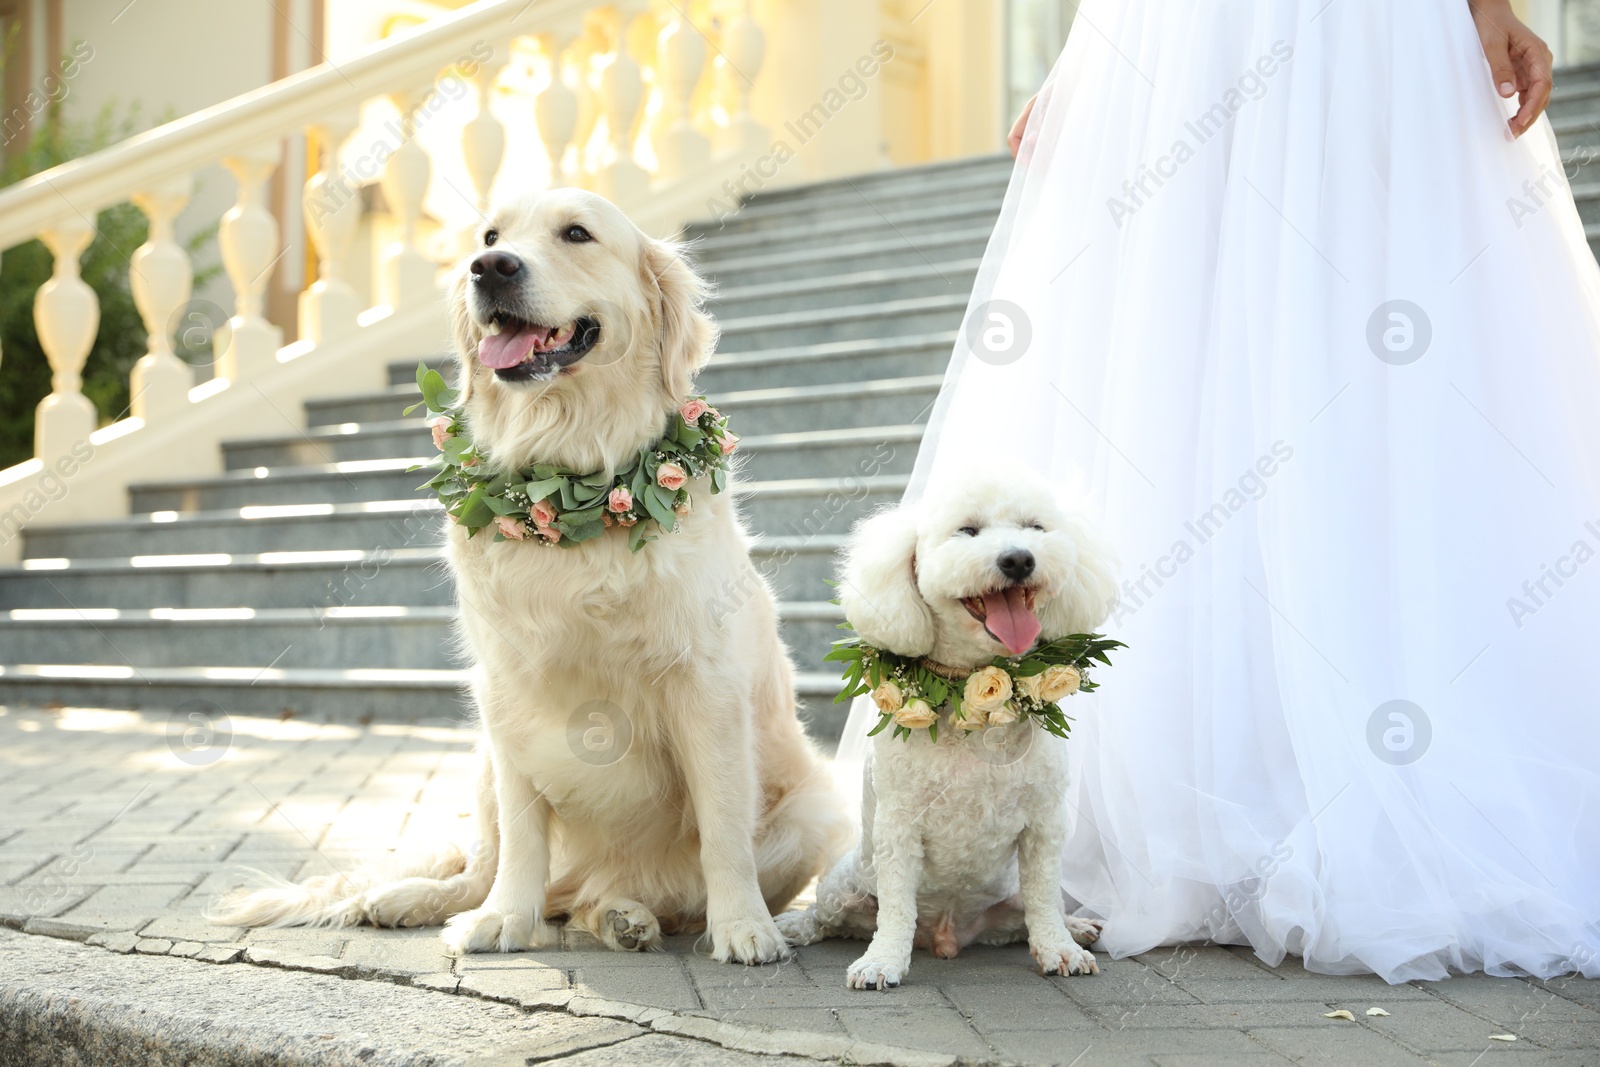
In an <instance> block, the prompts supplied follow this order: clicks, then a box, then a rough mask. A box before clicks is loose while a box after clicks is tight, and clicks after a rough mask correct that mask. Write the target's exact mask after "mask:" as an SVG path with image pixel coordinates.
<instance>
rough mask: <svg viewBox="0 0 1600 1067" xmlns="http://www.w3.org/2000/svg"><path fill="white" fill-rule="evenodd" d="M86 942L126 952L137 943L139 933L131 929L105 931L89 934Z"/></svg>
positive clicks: (132, 948) (114, 950) (130, 950)
mask: <svg viewBox="0 0 1600 1067" xmlns="http://www.w3.org/2000/svg"><path fill="white" fill-rule="evenodd" d="M88 943H89V944H91V945H99V946H100V947H101V948H107V949H110V950H111V951H112V952H121V953H128V952H132V951H133V950H134V947H135V946H137V945H138V944H139V935H138V934H136V933H134V932H132V931H131V930H119V931H107V932H102V933H98V934H93V935H91V936H90V937H89V941H88Z"/></svg>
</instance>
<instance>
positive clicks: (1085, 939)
mask: <svg viewBox="0 0 1600 1067" xmlns="http://www.w3.org/2000/svg"><path fill="white" fill-rule="evenodd" d="M1105 928H1106V924H1105V923H1103V922H1101V921H1100V920H1099V919H1080V918H1078V917H1077V916H1075V915H1068V916H1067V933H1069V934H1071V935H1072V940H1074V941H1076V942H1077V943H1078V944H1080V945H1082V946H1083V947H1084V948H1088V947H1089V946H1090V945H1092V944H1094V943H1095V942H1096V941H1098V940H1100V934H1101V932H1102V931H1103V930H1105Z"/></svg>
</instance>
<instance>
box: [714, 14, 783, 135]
mask: <svg viewBox="0 0 1600 1067" xmlns="http://www.w3.org/2000/svg"><path fill="white" fill-rule="evenodd" d="M721 51H722V54H721V55H719V56H718V57H717V61H716V62H717V65H718V68H719V73H720V75H721V77H722V79H723V91H724V93H725V94H726V95H727V96H728V97H729V98H731V99H732V100H733V101H734V107H733V113H732V114H730V115H729V116H728V124H727V125H726V126H724V127H722V129H720V130H719V131H718V134H717V151H718V152H719V153H723V154H728V153H735V152H748V153H753V154H758V155H759V154H761V153H763V152H766V151H767V150H768V149H770V148H771V147H772V137H771V134H769V133H768V132H767V128H766V127H765V126H763V125H761V123H759V122H757V121H756V119H755V116H754V115H752V114H751V113H750V91H751V90H752V89H754V88H755V82H756V78H757V77H758V76H759V75H760V74H761V67H762V64H763V63H764V62H765V60H766V58H767V35H766V33H764V32H763V31H762V29H761V25H760V24H759V23H758V22H756V20H755V17H754V16H753V15H751V14H750V0H744V3H743V4H742V5H741V6H740V8H739V13H738V14H737V15H735V16H734V17H733V18H732V19H730V20H729V21H728V24H727V25H726V26H724V27H723V29H722V46H721Z"/></svg>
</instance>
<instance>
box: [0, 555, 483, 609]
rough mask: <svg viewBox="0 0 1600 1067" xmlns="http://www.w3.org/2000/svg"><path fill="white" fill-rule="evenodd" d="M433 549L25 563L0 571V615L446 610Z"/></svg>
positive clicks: (446, 586)
mask: <svg viewBox="0 0 1600 1067" xmlns="http://www.w3.org/2000/svg"><path fill="white" fill-rule="evenodd" d="M443 562H444V556H443V552H442V551H441V550H440V549H438V548H433V547H419V548H399V549H393V550H383V551H367V550H362V549H348V550H345V551H342V552H341V551H333V552H321V551H311V552H261V553H248V554H243V555H233V554H230V553H226V552H216V553H209V554H183V555H170V556H134V557H131V558H130V557H122V558H120V559H31V560H28V561H26V562H25V563H24V564H23V565H22V566H21V567H15V568H11V567H8V568H3V569H0V609H7V610H9V609H12V608H67V607H73V606H78V607H96V608H149V607H168V608H206V607H225V606H228V605H236V604H249V605H250V606H251V607H256V608H318V607H339V606H347V605H355V606H365V605H373V604H407V605H413V606H427V605H431V606H448V605H449V604H451V603H453V602H454V599H455V591H454V589H453V588H452V585H451V582H450V577H449V575H448V574H447V573H446V572H445V571H444V569H443Z"/></svg>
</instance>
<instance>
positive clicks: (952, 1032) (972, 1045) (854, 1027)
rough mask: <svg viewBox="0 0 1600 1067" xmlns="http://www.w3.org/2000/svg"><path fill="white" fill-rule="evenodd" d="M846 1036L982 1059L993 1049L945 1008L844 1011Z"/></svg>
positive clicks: (841, 1012)
mask: <svg viewBox="0 0 1600 1067" xmlns="http://www.w3.org/2000/svg"><path fill="white" fill-rule="evenodd" d="M837 1015H838V1019H839V1022H840V1023H841V1024H843V1026H844V1029H845V1032H846V1033H848V1034H849V1035H850V1036H851V1037H853V1038H856V1039H857V1040H860V1041H871V1042H874V1043H875V1044H880V1045H900V1046H903V1047H905V1048H919V1049H927V1050H928V1051H930V1052H942V1053H950V1054H953V1055H957V1056H972V1057H978V1058H982V1057H985V1056H987V1054H988V1052H989V1045H988V1043H987V1042H986V1041H984V1040H983V1038H981V1037H979V1036H978V1034H977V1033H976V1032H975V1031H974V1030H973V1029H972V1027H971V1026H969V1025H968V1024H967V1021H966V1020H965V1019H963V1018H962V1017H961V1016H960V1015H957V1014H955V1013H954V1012H951V1011H949V1010H948V1009H945V1008H914V1007H899V1006H896V1007H891V1008H884V1007H870V1008H869V1007H862V1008H840V1009H838V1012H837Z"/></svg>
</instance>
